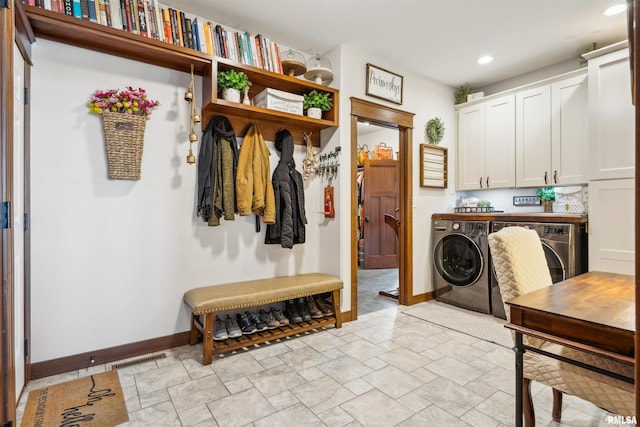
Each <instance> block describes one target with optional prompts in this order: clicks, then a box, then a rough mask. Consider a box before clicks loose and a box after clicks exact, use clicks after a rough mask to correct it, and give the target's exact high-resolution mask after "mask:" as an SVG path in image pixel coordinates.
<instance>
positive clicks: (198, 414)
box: [178, 405, 216, 427]
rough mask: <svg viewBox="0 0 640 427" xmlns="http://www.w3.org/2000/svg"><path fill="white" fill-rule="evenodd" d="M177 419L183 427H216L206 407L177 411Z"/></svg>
mask: <svg viewBox="0 0 640 427" xmlns="http://www.w3.org/2000/svg"><path fill="white" fill-rule="evenodd" d="M178 417H179V418H180V422H181V423H182V426H183V427H193V426H198V425H203V423H209V425H216V423H215V421H214V420H213V415H211V411H209V408H207V405H200V406H196V407H193V408H190V409H186V410H184V411H178Z"/></svg>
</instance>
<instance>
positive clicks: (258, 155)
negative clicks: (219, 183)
mask: <svg viewBox="0 0 640 427" xmlns="http://www.w3.org/2000/svg"><path fill="white" fill-rule="evenodd" d="M270 155H271V153H270V152H269V149H268V148H267V145H266V144H265V142H264V138H263V137H262V135H261V134H260V129H258V126H257V125H252V126H251V127H250V128H249V130H248V131H247V134H246V135H245V136H244V140H243V141H242V146H241V147H240V154H239V156H238V172H237V175H236V201H237V205H238V214H240V215H241V216H246V215H251V214H252V213H254V214H256V215H259V216H262V217H263V218H262V221H263V222H264V223H265V224H273V223H274V222H275V221H276V210H275V199H274V195H273V185H272V184H271V178H270V175H271V165H270V162H269V156H270Z"/></svg>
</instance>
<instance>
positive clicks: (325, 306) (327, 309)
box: [315, 297, 333, 317]
mask: <svg viewBox="0 0 640 427" xmlns="http://www.w3.org/2000/svg"><path fill="white" fill-rule="evenodd" d="M315 301H316V305H317V306H318V308H319V309H320V310H322V314H323V315H324V316H325V317H328V316H333V307H332V305H331V304H330V303H328V302H326V301H325V300H323V299H322V298H320V297H316V298H315Z"/></svg>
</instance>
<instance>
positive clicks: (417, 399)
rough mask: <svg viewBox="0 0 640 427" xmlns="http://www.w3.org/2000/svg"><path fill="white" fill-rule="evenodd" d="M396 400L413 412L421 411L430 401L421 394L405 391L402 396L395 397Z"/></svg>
mask: <svg viewBox="0 0 640 427" xmlns="http://www.w3.org/2000/svg"><path fill="white" fill-rule="evenodd" d="M396 402H398V403H401V404H403V405H404V406H406V407H407V408H409V409H411V410H412V411H413V412H419V411H422V410H423V409H424V408H426V407H427V406H429V405H431V402H429V401H428V400H427V399H424V398H423V397H421V396H418V395H417V394H415V393H407V394H405V395H404V396H402V397H400V398H398V399H396Z"/></svg>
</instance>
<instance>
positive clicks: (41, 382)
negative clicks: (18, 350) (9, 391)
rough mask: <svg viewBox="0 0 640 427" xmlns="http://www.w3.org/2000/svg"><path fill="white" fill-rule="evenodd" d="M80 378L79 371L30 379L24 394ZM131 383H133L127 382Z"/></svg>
mask: <svg viewBox="0 0 640 427" xmlns="http://www.w3.org/2000/svg"><path fill="white" fill-rule="evenodd" d="M76 379H78V371H72V372H66V373H64V374H58V375H52V376H50V377H45V378H39V379H37V380H33V381H29V382H28V383H27V384H26V386H25V388H24V393H23V394H24V395H27V392H31V391H33V390H38V389H41V388H45V387H49V386H51V385H54V384H60V383H64V382H67V381H72V380H76ZM120 385H121V386H123V387H124V384H122V379H121V380H120ZM127 385H131V384H127Z"/></svg>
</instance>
